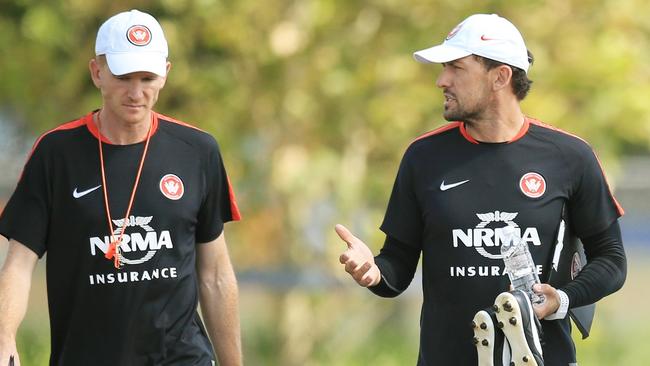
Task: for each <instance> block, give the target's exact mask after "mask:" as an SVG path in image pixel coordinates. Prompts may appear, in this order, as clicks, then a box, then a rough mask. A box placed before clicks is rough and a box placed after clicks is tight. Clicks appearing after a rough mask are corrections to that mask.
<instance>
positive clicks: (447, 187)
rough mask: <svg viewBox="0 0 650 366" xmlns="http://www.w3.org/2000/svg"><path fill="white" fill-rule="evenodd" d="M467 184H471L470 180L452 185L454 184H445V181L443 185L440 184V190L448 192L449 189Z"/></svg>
mask: <svg viewBox="0 0 650 366" xmlns="http://www.w3.org/2000/svg"><path fill="white" fill-rule="evenodd" d="M467 182H469V179H467V180H464V181H461V182H456V183H452V184H445V181H444V180H443V181H442V183H440V190H441V191H446V190H448V189H452V188H455V187H458V186H459V185H461V184H465V183H467Z"/></svg>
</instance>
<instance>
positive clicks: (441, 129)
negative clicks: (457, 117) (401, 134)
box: [411, 122, 462, 144]
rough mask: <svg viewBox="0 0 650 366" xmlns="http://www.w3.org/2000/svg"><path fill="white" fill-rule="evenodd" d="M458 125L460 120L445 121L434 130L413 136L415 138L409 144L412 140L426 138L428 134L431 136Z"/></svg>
mask: <svg viewBox="0 0 650 366" xmlns="http://www.w3.org/2000/svg"><path fill="white" fill-rule="evenodd" d="M460 125H462V123H460V122H450V123H447V124H446V125H442V126H440V127H438V128H436V129H435V130H432V131H429V132H427V133H425V134H424V135H421V136H418V137H417V138H415V140H413V141H411V144H413V143H414V142H416V141H418V140H422V139H425V138H427V137H429V136H433V135H437V134H440V133H443V132H445V131H449V130H453V129H454V128H457V127H458V126H460Z"/></svg>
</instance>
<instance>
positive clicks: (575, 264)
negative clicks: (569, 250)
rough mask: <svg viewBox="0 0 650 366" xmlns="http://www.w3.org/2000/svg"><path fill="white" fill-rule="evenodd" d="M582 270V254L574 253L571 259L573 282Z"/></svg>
mask: <svg viewBox="0 0 650 366" xmlns="http://www.w3.org/2000/svg"><path fill="white" fill-rule="evenodd" d="M581 270H582V261H581V260H580V253H577V252H576V253H574V254H573V258H572V259H571V280H572V281H573V280H574V279H575V278H576V277H577V276H578V273H580V271H581Z"/></svg>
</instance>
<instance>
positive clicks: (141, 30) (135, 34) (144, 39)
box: [126, 25, 151, 46]
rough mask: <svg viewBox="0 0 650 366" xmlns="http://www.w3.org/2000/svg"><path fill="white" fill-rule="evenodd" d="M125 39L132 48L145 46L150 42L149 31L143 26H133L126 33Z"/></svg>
mask: <svg viewBox="0 0 650 366" xmlns="http://www.w3.org/2000/svg"><path fill="white" fill-rule="evenodd" d="M126 38H127V39H128V40H129V42H131V44H133V45H134V46H146V45H148V44H149V43H150V42H151V31H149V28H147V27H145V26H144V25H134V26H132V27H131V28H129V29H128V30H127V31H126Z"/></svg>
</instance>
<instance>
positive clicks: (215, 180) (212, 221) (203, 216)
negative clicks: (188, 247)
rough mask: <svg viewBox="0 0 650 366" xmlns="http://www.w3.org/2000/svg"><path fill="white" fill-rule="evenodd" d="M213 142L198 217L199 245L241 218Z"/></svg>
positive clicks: (214, 237) (207, 160)
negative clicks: (227, 224)
mask: <svg viewBox="0 0 650 366" xmlns="http://www.w3.org/2000/svg"><path fill="white" fill-rule="evenodd" d="M213 142H214V144H213V145H211V146H210V151H209V153H208V158H207V159H206V167H205V177H206V194H205V196H204V200H203V203H202V204H201V209H200V211H199V215H198V223H197V228H196V242H197V243H206V242H209V241H212V240H214V239H216V238H217V237H218V236H219V235H220V234H221V232H222V231H223V226H224V223H226V222H229V221H237V220H240V218H241V215H240V213H239V208H238V207H237V202H236V200H235V195H234V192H233V189H232V186H231V184H230V180H229V179H228V175H227V173H226V169H225V167H224V164H223V160H222V158H221V154H220V152H219V147H218V145H217V143H216V141H214V140H213Z"/></svg>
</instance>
